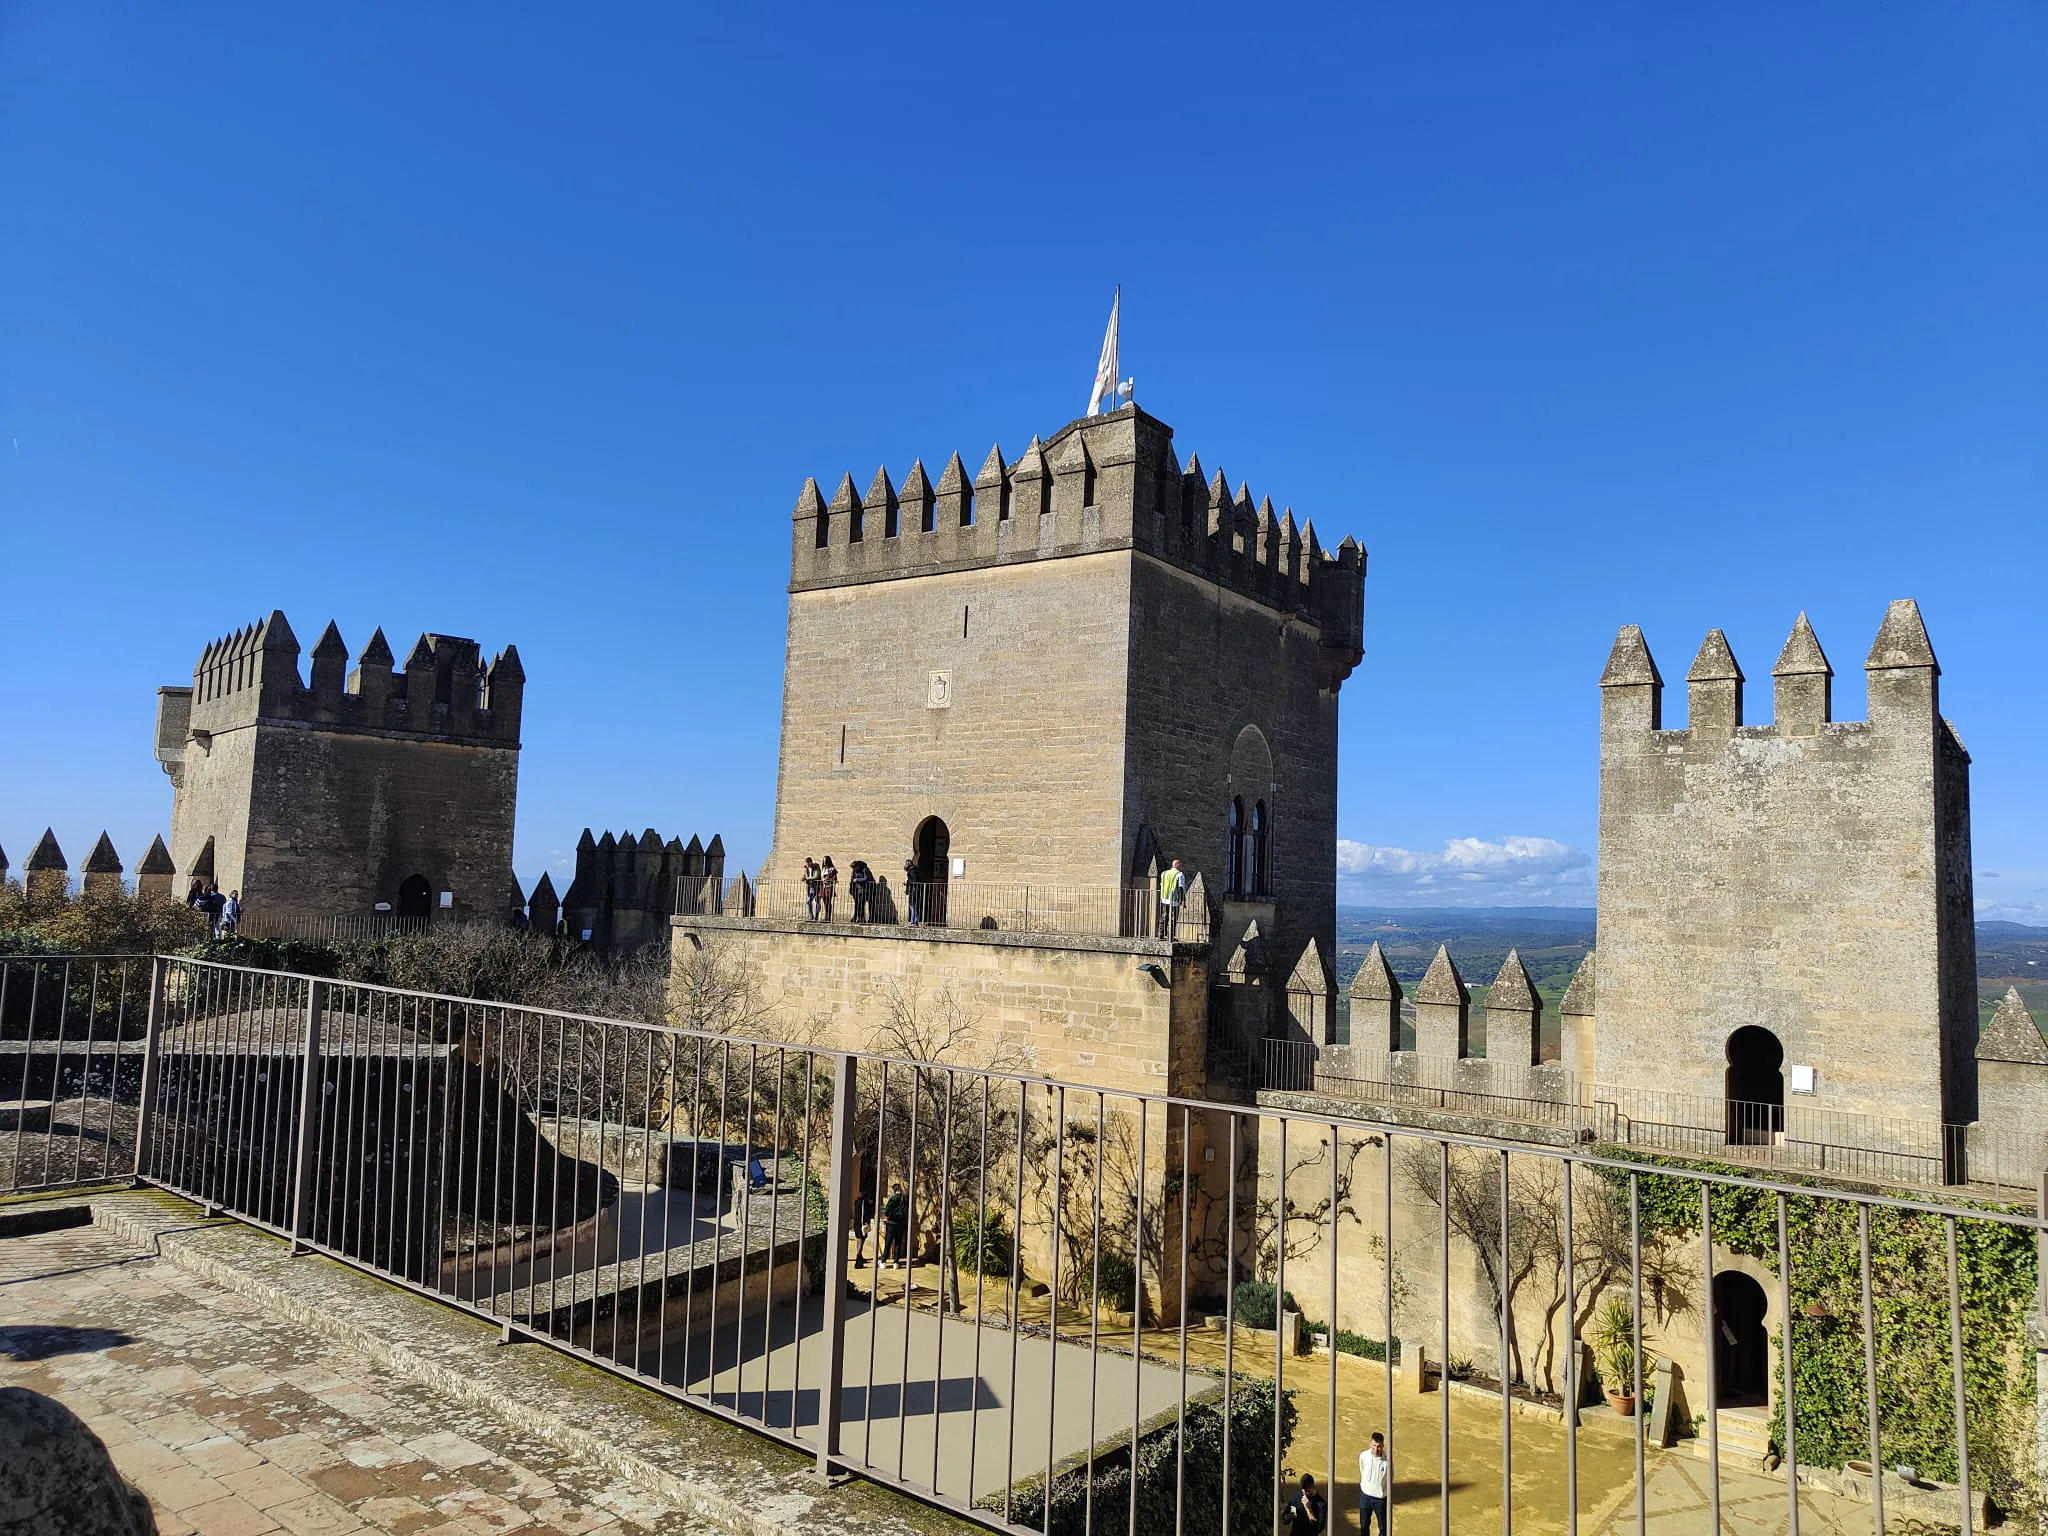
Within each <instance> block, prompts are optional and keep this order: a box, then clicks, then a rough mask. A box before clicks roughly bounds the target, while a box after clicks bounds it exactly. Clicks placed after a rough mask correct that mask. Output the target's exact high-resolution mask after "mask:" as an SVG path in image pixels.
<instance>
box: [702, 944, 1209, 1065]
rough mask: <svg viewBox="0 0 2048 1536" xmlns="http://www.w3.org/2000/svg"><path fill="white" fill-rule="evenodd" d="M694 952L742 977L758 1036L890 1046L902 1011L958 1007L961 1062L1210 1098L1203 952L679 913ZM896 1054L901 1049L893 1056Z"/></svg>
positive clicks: (930, 1012)
mask: <svg viewBox="0 0 2048 1536" xmlns="http://www.w3.org/2000/svg"><path fill="white" fill-rule="evenodd" d="M674 929H675V944H676V946H677V951H676V955H675V959H674V961H673V963H672V964H671V967H670V974H671V977H672V978H676V977H678V976H679V975H680V974H681V972H682V971H683V970H684V969H685V968H686V967H687V966H688V964H689V958H688V957H687V956H685V955H684V954H683V952H682V951H683V949H684V948H685V947H690V948H696V947H698V946H702V947H704V948H707V949H709V950H711V951H712V952H713V954H714V955H715V957H716V959H715V963H716V964H717V965H718V966H719V967H720V968H721V970H722V972H723V973H724V974H725V975H727V976H730V977H732V978H734V980H736V981H737V980H739V979H741V978H743V979H744V983H745V985H746V988H747V993H748V997H749V1004H750V1006H751V1007H752V1008H755V1009H757V1010H759V1011H760V1016H761V1031H760V1032H761V1033H763V1034H767V1035H772V1036H774V1037H775V1038H779V1039H788V1040H792V1041H799V1042H802V1043H804V1044H807V1045H808V1044H814V1045H816V1046H817V1047H818V1048H820V1049H825V1050H874V1051H891V1047H890V1045H889V1043H888V1039H887V1034H886V1026H887V1025H888V1023H889V1021H890V1017H891V1007H892V1003H895V1002H897V1001H898V1000H900V1001H901V1002H902V1003H903V1004H906V1005H908V1006H909V1007H911V1008H913V1009H915V1010H918V1011H919V1012H920V1013H921V1014H923V1015H925V1016H927V1017H930V1016H934V1015H935V1014H936V1011H937V1010H938V1009H939V1008H941V1007H942V1006H951V1007H957V1009H958V1010H959V1013H960V1015H961V1016H962V1017H963V1018H964V1019H965V1020H966V1021H967V1022H968V1023H969V1024H970V1025H971V1038H970V1040H969V1042H968V1043H967V1044H966V1046H965V1047H964V1048H963V1049H962V1050H961V1051H960V1053H959V1054H958V1055H957V1056H956V1058H955V1059H956V1060H958V1061H959V1062H960V1063H961V1064H963V1065H974V1066H979V1065H984V1064H986V1063H987V1062H989V1061H991V1060H1000V1061H1002V1062H1003V1063H1004V1064H1005V1065H1007V1066H1008V1067H1009V1068H1010V1069H1011V1070H1015V1071H1018V1072H1023V1073H1027V1074H1031V1075H1035V1076H1042V1077H1053V1078H1061V1079H1065V1080H1066V1081H1069V1082H1076V1081H1078V1082H1085V1083H1087V1084H1089V1085H1090V1086H1091V1087H1101V1088H1105V1089H1110V1090H1115V1089H1126V1090H1130V1091H1136V1092H1144V1093H1174V1094H1199V1093H1201V1092H1202V1090H1203V1088H1204V1087H1205V1084H1204V1081H1203V1077H1202V1072H1203V1053H1202V1041H1203V1013H1202V1010H1203V1008H1204V1007H1205V1006H1206V1003H1207V982H1208V972H1207V967H1206V965H1205V963H1204V960H1203V957H1202V955H1201V953H1200V952H1199V951H1192V950H1189V949H1187V948H1185V947H1182V948H1181V949H1179V950H1178V951H1176V949H1175V947H1174V946H1172V945H1170V944H1165V943H1161V942H1158V941H1154V940H1148V939H1070V938H1049V937H1040V936H1036V935H1022V934H1007V933H994V934H986V933H971V932H954V931H951V930H943V929H917V930H912V931H911V933H914V935H915V936H911V933H906V932H905V930H902V929H886V930H876V929H869V928H856V927H852V926H850V925H846V924H836V923H835V924H829V925H827V924H817V923H804V922H797V921H780V920H777V919H773V918H765V917H764V918H752V919H749V918H736V917H678V918H676V919H675V920H674ZM891 1053H892V1054H900V1052H894V1051H891Z"/></svg>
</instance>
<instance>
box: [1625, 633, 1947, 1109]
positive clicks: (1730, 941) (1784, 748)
mask: <svg viewBox="0 0 2048 1536" xmlns="http://www.w3.org/2000/svg"><path fill="white" fill-rule="evenodd" d="M1864 668H1865V673H1866V676H1867V677H1868V679H1869V689H1870V711H1869V712H1870V718H1869V719H1868V720H1835V719H1833V718H1832V717H1831V714H1832V712H1831V708H1830V701H1831V684H1832V678H1833V672H1832V669H1831V668H1830V667H1829V665H1828V660H1827V657H1826V656H1825V655H1824V654H1823V653H1822V651H1821V647H1820V642H1819V641H1818V640H1817V639H1816V638H1815V636H1814V633H1813V630H1812V628H1811V627H1810V626H1809V625H1808V624H1807V621H1806V616H1805V615H1804V614H1801V615H1800V616H1799V621H1798V623H1797V624H1796V625H1794V627H1793V630H1792V634H1791V637H1790V638H1789V639H1788V640H1787V641H1786V642H1785V647H1784V650H1783V651H1782V652H1781V653H1780V655H1779V657H1778V660H1777V664H1776V665H1775V667H1773V669H1772V678H1773V681H1774V683H1775V685H1776V686H1775V692H1776V707H1775V710H1774V714H1775V718H1774V719H1773V720H1772V722H1771V723H1770V724H1769V725H1745V724H1744V723H1743V718H1742V715H1743V708H1742V705H1743V681H1744V679H1743V675H1742V669H1741V668H1740V667H1739V666H1738V665H1737V664H1736V661H1735V657H1734V655H1733V653H1732V652H1731V651H1730V650H1729V648H1728V643H1727V640H1726V639H1725V638H1724V637H1723V636H1722V634H1721V632H1720V631H1719V630H1714V631H1712V632H1710V633H1709V634H1708V636H1707V638H1706V642H1705V644H1703V645H1702V646H1701V647H1700V652H1699V655H1698V657H1697V658H1695V660H1694V661H1693V664H1692V667H1691V669H1690V671H1689V672H1688V673H1687V675H1686V691H1687V699H1688V705H1687V709H1688V715H1689V718H1688V720H1687V728H1686V729H1685V730H1682V731H1671V730H1665V729H1663V719H1662V708H1663V706H1662V699H1663V679H1662V677H1661V676H1660V675H1659V673H1658V671H1657V664H1656V662H1655V661H1654V660H1652V659H1651V656H1650V650H1649V647H1648V646H1647V645H1646V644H1645V643H1644V641H1643V636H1642V632H1641V631H1640V630H1639V629H1637V628H1636V627H1635V626H1634V625H1630V626H1628V627H1627V628H1625V629H1623V630H1622V632H1621V635H1620V638H1619V639H1617V640H1616V641H1615V644H1614V651H1613V654H1612V655H1611V656H1610V657H1609V658H1608V662H1607V670H1606V672H1605V674H1604V675H1603V676H1602V677H1601V679H1600V688H1601V698H1600V703H1601V723H1600V875H1599V933H1598V942H1599V966H1600V969H1599V981H1598V1002H1597V1005H1596V1007H1597V1017H1596V1023H1595V1032H1594V1063H1593V1067H1594V1076H1595V1079H1596V1080H1597V1082H1598V1084H1599V1085H1600V1090H1601V1091H1602V1092H1604V1091H1606V1090H1607V1089H1609V1088H1618V1089H1624V1090H1642V1091H1656V1092H1665V1091H1672V1092H1680V1093H1685V1094H1690V1095H1697V1096H1702V1097H1710V1098H1714V1099H1723V1100H1726V1101H1728V1102H1729V1105H1730V1107H1729V1109H1728V1115H1729V1126H1730V1132H1729V1135H1730V1139H1731V1140H1752V1139H1754V1140H1764V1139H1768V1138H1769V1137H1771V1136H1772V1135H1773V1134H1775V1133H1776V1130H1777V1129H1778V1127H1780V1126H1782V1124H1783V1120H1782V1112H1783V1110H1785V1109H1789V1108H1791V1107H1792V1106H1793V1105H1795V1104H1798V1105H1802V1106H1804V1107H1807V1108H1811V1109H1814V1110H1821V1111H1825V1110H1843V1111H1849V1112H1852V1113H1856V1114H1862V1115H1883V1116H1896V1117H1900V1118H1909V1119H1912V1120H1916V1121H1920V1122H1923V1123H1926V1122H1932V1121H1945V1122H1947V1123H1949V1124H1964V1123H1967V1122H1969V1121H1971V1120H1973V1119H1974V1118H1975V1117H1976V1110H1977V1102H1976V1100H1977V1088H1976V1058H1975V1054H1974V1052H1975V1045H1976V1039H1977V1001H1976V940H1975V931H1974V928H1973V927H1972V911H1971V881H1970V777H1969V765H1970V758H1969V754H1968V753H1967V752H1965V751H1964V750H1963V745H1962V742H1961V740H1960V739H1959V738H1958V737H1957V735H1956V733H1955V730H1954V728H1953V727H1952V726H1951V725H1950V724H1949V723H1948V722H1947V721H1946V720H1944V719H1942V717H1941V709H1940V698H1939V693H1938V686H1937V680H1938V679H1939V677H1940V675H1941V669H1940V667H1939V666H1938V665H1936V663H1935V659H1934V650H1933V647H1932V646H1931V645H1930V644H1929V643H1928V639H1927V631H1926V629H1925V627H1924V626H1923V625H1922V623H1921V620H1920V610H1919V609H1918V607H1917V606H1915V605H1914V604H1913V603H1912V602H1911V601H1901V602H1895V603H1893V604H1892V605H1891V608H1890V610H1889V611H1888V612H1887V613H1886V615H1885V619H1884V623H1883V626H1882V627H1881V628H1880V629H1879V631H1878V634H1877V639H1876V642H1875V643H1874V644H1873V645H1872V646H1871V649H1870V656H1869V659H1868V660H1867V661H1866V662H1865V663H1864ZM1773 1101H1775V1104H1776V1105H1777V1106H1778V1114H1777V1115H1776V1116H1775V1117H1774V1116H1773V1114H1772V1111H1771V1108H1770V1106H1771V1104H1772V1103H1773ZM1750 1105H1762V1106H1764V1107H1763V1108H1761V1109H1738V1108H1737V1106H1750ZM1624 1112H1625V1113H1627V1112H1630V1111H1628V1110H1627V1109H1626V1107H1625V1106H1624ZM1643 1112H1644V1113H1650V1112H1651V1111H1649V1110H1647V1109H1646V1110H1644V1111H1643ZM1744 1117H1747V1118H1746V1119H1745V1118H1744Z"/></svg>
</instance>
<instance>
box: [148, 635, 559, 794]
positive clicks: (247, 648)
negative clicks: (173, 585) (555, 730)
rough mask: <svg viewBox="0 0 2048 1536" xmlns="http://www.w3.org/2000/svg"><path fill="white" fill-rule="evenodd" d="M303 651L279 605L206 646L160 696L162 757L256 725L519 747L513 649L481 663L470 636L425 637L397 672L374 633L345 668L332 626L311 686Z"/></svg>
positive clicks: (518, 673)
mask: <svg viewBox="0 0 2048 1536" xmlns="http://www.w3.org/2000/svg"><path fill="white" fill-rule="evenodd" d="M299 654H300V650H299V641H298V637H297V636H296V635H294V634H293V633H292V628H291V625H290V624H289V623H288V622H287V621H286V619H285V616H284V614H283V613H282V612H280V611H278V610H276V609H272V610H271V613H270V616H269V617H268V618H266V619H262V620H259V621H258V622H256V623H254V624H249V625H246V626H244V627H243V628H241V629H238V630H236V631H235V632H234V633H233V634H230V635H225V636H223V637H221V638H220V639H218V640H216V641H214V642H213V643H212V644H211V645H209V646H207V647H206V649H205V650H204V651H203V652H201V653H200V657H199V662H198V665H197V666H195V667H194V668H193V669H192V686H191V687H190V688H189V689H178V688H166V689H163V690H160V695H161V702H160V705H159V727H158V755H159V757H160V758H161V757H163V756H164V754H165V752H166V751H167V750H169V751H171V752H174V753H175V752H178V751H180V750H182V744H183V742H184V740H186V739H187V737H188V736H196V735H207V736H211V735H212V734H214V733H216V732H219V731H224V730H231V729H234V728H236V727H238V726H245V725H251V724H254V723H255V722H257V721H259V720H261V721H266V722H277V721H296V722H300V723H302V724H306V725H313V726H320V727H327V728H331V729H337V730H358V731H383V732H393V733H398V734H403V735H413V736H427V737H433V738H436V739H441V740H452V741H458V742H464V743H469V744H474V745H479V746H502V747H511V748H516V747H517V746H518V745H519V717H520V707H521V702H522V696H523V694H524V691H525V685H526V673H525V670H524V669H523V668H522V667H521V666H520V663H519V651H518V649H517V648H516V647H514V646H509V645H508V646H506V647H505V649H504V650H502V651H500V652H499V653H498V654H497V656H496V657H494V658H493V659H492V660H491V661H490V663H489V664H488V665H485V664H484V662H483V659H482V654H481V651H480V649H479V647H478V646H477V643H476V642H475V641H474V640H465V639H462V638H460V637H458V636H454V635H437V634H423V635H421V636H420V637H419V639H418V641H417V642H415V643H414V645H413V648H412V651H411V653H410V654H409V655H408V656H407V657H406V661H405V665H404V666H403V667H402V668H401V667H396V666H394V665H393V657H392V652H391V646H390V644H389V643H388V642H387V641H386V640H385V638H384V631H383V630H381V629H379V630H377V631H375V632H374V633H373V634H372V635H371V636H370V639H369V642H368V644H366V645H365V646H364V647H363V650H362V654H361V655H359V656H358V657H357V658H356V665H355V669H354V670H353V671H350V670H349V666H348V661H349V651H348V646H347V645H346V643H344V641H343V640H342V638H341V633H340V631H339V630H338V629H336V628H335V626H334V625H333V624H332V623H329V624H328V626H327V628H326V629H325V630H324V631H323V632H322V633H321V636H320V639H319V640H318V642H316V643H315V645H314V647H313V654H312V658H311V659H312V676H311V679H310V681H308V680H307V679H305V678H303V677H302V676H301V675H300V671H299ZM180 706H182V707H183V710H184V712H185V715H186V718H185V720H184V722H183V724H184V726H185V730H184V731H183V732H180V731H177V730H175V729H167V723H168V724H169V725H172V726H175V725H176V724H177V722H176V720H175V718H174V717H175V715H176V714H177V713H178V712H179V709H180ZM171 737H176V740H175V741H172V740H170V739H169V738H171Z"/></svg>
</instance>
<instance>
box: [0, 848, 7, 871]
mask: <svg viewBox="0 0 2048 1536" xmlns="http://www.w3.org/2000/svg"><path fill="white" fill-rule="evenodd" d="M6 873H7V850H6V849H5V848H0V876H4V875H6Z"/></svg>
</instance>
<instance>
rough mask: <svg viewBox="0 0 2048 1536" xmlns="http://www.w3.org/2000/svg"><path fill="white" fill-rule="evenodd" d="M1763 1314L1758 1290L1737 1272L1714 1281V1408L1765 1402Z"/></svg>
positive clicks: (1767, 1363)
mask: <svg viewBox="0 0 2048 1536" xmlns="http://www.w3.org/2000/svg"><path fill="white" fill-rule="evenodd" d="M1768 1310H1769V1302H1768V1300H1767V1299H1766V1297H1765V1295H1764V1288H1763V1287H1762V1286H1761V1285H1758V1284H1757V1283H1756V1281H1755V1280H1754V1279H1753V1278H1751V1277H1750V1276H1748V1275H1745V1274H1744V1273H1743V1272H1742V1271H1741V1270H1739V1269H1724V1270H1722V1271H1721V1273H1720V1274H1718V1275H1716V1276H1714V1388H1715V1393H1714V1397H1715V1406H1717V1407H1721V1408H1745V1407H1756V1406H1758V1405H1760V1404H1763V1403H1767V1402H1769V1401H1770V1400H1771V1340H1770V1335H1769V1334H1767V1333H1766V1332H1765V1331H1764V1314H1765V1312H1767V1311H1768Z"/></svg>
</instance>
